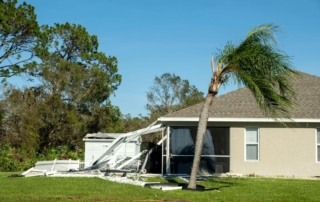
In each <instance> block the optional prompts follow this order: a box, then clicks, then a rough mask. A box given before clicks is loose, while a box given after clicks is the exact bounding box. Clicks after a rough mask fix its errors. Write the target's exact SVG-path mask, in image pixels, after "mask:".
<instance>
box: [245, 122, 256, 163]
mask: <svg viewBox="0 0 320 202" xmlns="http://www.w3.org/2000/svg"><path fill="white" fill-rule="evenodd" d="M245 155H246V159H245V160H247V161H258V160H259V130H258V127H246V132H245Z"/></svg>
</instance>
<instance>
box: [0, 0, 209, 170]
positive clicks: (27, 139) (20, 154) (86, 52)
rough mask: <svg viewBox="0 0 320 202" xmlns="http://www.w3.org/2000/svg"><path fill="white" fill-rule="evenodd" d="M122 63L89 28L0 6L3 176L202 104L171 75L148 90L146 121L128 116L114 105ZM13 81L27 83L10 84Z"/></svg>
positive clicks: (11, 0) (79, 152)
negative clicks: (94, 138)
mask: <svg viewBox="0 0 320 202" xmlns="http://www.w3.org/2000/svg"><path fill="white" fill-rule="evenodd" d="M117 63H118V61H117V58H116V57H115V56H107V55H106V54H105V53H104V52H101V51H99V42H98V37H97V36H95V35H90V34H89V33H88V32H87V30H86V28H85V27H83V26H81V25H78V24H72V23H68V22H66V23H64V24H59V23H55V24H54V25H39V24H38V21H37V16H36V14H35V8H34V7H33V6H32V5H29V4H27V3H25V2H24V3H22V4H20V5H18V4H17V0H7V1H3V0H1V1H0V77H1V78H2V84H1V89H2V93H1V96H2V99H1V100H0V124H1V125H0V127H1V128H0V171H9V170H23V169H27V168H29V167H31V166H33V165H34V163H35V162H36V161H37V160H44V159H54V158H72V159H78V158H83V152H84V151H83V142H82V138H83V137H84V136H85V135H86V134H87V133H96V132H128V131H133V130H136V129H140V128H142V127H145V126H147V125H149V124H150V123H151V122H153V121H154V120H156V119H157V118H158V117H160V116H162V115H165V114H168V113H171V112H173V111H176V110H179V109H181V108H184V107H186V106H189V105H193V104H196V103H198V102H201V101H203V99H204V97H203V93H202V92H199V91H198V90H197V89H196V87H195V86H193V85H190V84H189V82H188V81H187V80H183V79H181V78H180V77H179V76H177V75H175V74H170V73H165V74H163V75H161V76H160V77H158V76H156V77H155V80H154V84H153V86H151V87H150V89H149V91H148V92H146V95H147V100H148V104H147V105H146V109H147V110H148V112H149V113H148V115H146V116H142V115H139V116H138V117H132V116H131V115H130V114H122V113H121V110H120V108H119V107H117V106H114V105H113V104H112V103H111V101H110V96H111V95H113V94H115V92H116V90H117V88H118V87H119V85H120V84H121V80H122V77H121V75H120V74H118V66H117ZM12 76H15V77H17V78H18V79H19V78H20V79H21V78H25V79H27V80H28V81H29V85H28V86H23V87H21V86H16V85H14V84H12V83H10V82H8V81H7V80H6V79H7V78H10V77H12Z"/></svg>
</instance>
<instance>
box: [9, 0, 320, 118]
mask: <svg viewBox="0 0 320 202" xmlns="http://www.w3.org/2000/svg"><path fill="white" fill-rule="evenodd" d="M19 2H22V1H19ZM26 2H27V3H29V4H31V5H33V6H34V7H35V12H36V14H37V17H38V22H39V23H40V25H43V24H48V25H53V24H54V23H65V22H70V23H75V24H81V25H82V26H84V27H86V28H87V30H88V32H89V33H90V34H91V35H97V36H98V39H99V44H100V46H99V49H100V51H102V52H104V53H106V55H111V56H115V57H117V59H118V68H119V73H120V74H121V75H122V79H123V80H122V83H121V85H120V87H119V89H118V90H117V91H116V92H115V93H116V97H112V98H111V101H112V103H113V104H114V105H116V106H119V107H120V110H121V112H122V113H123V114H128V113H130V114H131V115H132V116H137V115H138V114H142V115H147V111H146V110H145V108H144V106H145V105H146V104H147V100H146V91H148V90H149V88H150V86H152V84H153V80H154V77H155V76H160V75H162V74H163V73H166V72H169V73H175V74H176V75H179V76H180V77H181V78H182V79H187V80H189V81H190V83H191V84H193V85H195V86H196V87H197V88H198V89H199V90H200V91H203V92H206V90H207V86H208V84H209V81H210V77H211V66H210V56H211V54H214V53H215V52H217V49H218V48H220V49H221V48H223V46H224V45H225V44H226V43H227V42H228V41H232V42H235V43H237V42H240V41H241V40H242V39H243V38H244V37H245V36H246V34H247V32H248V31H249V30H250V29H252V28H253V27H254V26H257V25H260V24H264V23H275V24H278V25H282V29H283V31H284V32H283V33H281V34H280V35H278V40H279V46H280V48H281V49H282V50H284V51H285V52H286V53H287V54H288V55H289V56H292V64H293V66H294V67H295V69H297V70H299V71H303V72H306V73H309V74H313V75H317V76H320V66H319V64H320V23H319V20H320V1H319V0H290V1H288V0H269V1H265V0H245V1H244V0H243V1H239V0H224V1H221V0H220V1H218V0H197V1H195V0H194V1H191V0H161V1H160V0H114V1H109V0H94V1H88V0H86V1H85V0H54V1H43V0H26ZM14 82H17V83H18V82H19V83H20V82H25V81H22V80H20V81H14ZM235 89H237V86H234V85H228V86H227V87H222V89H221V90H220V92H219V94H220V95H221V94H224V93H226V92H229V91H231V90H235Z"/></svg>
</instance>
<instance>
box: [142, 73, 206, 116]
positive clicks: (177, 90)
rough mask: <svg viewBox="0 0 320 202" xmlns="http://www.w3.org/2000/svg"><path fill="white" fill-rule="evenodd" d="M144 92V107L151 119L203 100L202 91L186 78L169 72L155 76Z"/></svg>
mask: <svg viewBox="0 0 320 202" xmlns="http://www.w3.org/2000/svg"><path fill="white" fill-rule="evenodd" d="M146 93H147V100H148V104H147V105H146V109H147V110H148V111H149V114H150V117H151V119H152V120H155V119H157V118H159V117H160V116H163V115H166V114H169V113H172V112H175V111H177V110H180V109H182V108H185V107H188V106H191V105H194V104H198V103H199V102H202V101H203V100H204V94H203V92H200V91H198V89H197V88H196V87H195V86H194V85H190V84H189V81H188V80H183V79H181V78H180V77H179V76H176V75H175V74H170V73H164V74H162V75H161V76H160V77H158V76H156V77H155V78H154V84H153V86H151V87H150V90H149V91H148V92H146Z"/></svg>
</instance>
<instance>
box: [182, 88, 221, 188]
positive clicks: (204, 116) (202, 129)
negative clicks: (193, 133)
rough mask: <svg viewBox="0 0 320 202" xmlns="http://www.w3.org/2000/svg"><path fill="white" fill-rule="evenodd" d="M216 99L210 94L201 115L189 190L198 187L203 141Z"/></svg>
mask: <svg viewBox="0 0 320 202" xmlns="http://www.w3.org/2000/svg"><path fill="white" fill-rule="evenodd" d="M214 97H215V94H212V93H208V95H207V97H206V99H205V101H204V104H203V107H202V111H201V114H200V118H199V125H198V131H197V139H196V146H195V152H194V158H193V164H192V170H191V175H190V181H189V184H188V188H189V189H196V187H197V184H196V183H197V174H198V170H199V164H200V158H201V154H202V149H203V141H204V136H205V134H206V129H207V122H208V118H209V111H210V108H211V105H212V102H213V99H214Z"/></svg>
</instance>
